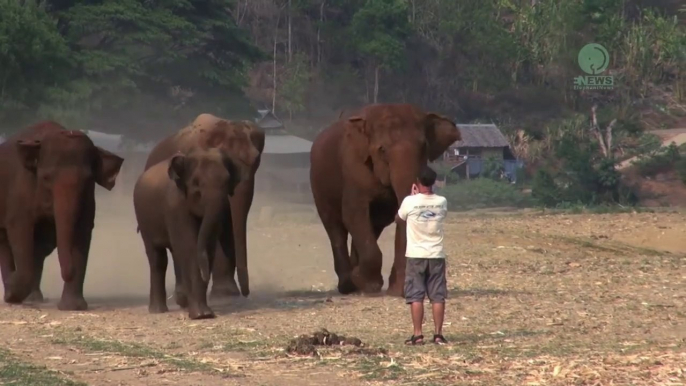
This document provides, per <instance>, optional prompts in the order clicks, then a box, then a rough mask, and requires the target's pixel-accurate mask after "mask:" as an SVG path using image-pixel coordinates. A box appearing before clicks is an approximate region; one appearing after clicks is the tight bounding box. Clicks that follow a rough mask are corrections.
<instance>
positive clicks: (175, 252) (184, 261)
mask: <svg viewBox="0 0 686 386" xmlns="http://www.w3.org/2000/svg"><path fill="white" fill-rule="evenodd" d="M176 220H177V221H178V220H179V219H176ZM183 220H186V221H185V223H179V224H174V227H172V228H173V229H171V232H170V238H171V240H172V256H173V258H174V262H175V265H176V263H178V268H181V269H179V270H178V271H177V272H179V273H180V274H181V282H182V283H183V284H182V285H183V291H184V292H185V294H186V295H187V296H188V316H189V317H190V318H191V319H209V318H214V317H215V314H214V312H213V311H212V309H210V307H209V306H208V305H207V283H205V282H204V281H203V280H202V277H201V276H200V265H199V263H198V253H197V250H196V245H197V243H198V240H197V226H196V224H193V223H192V222H193V220H194V219H190V218H186V219H182V220H181V221H183ZM210 263H212V262H210ZM210 266H211V265H210Z"/></svg>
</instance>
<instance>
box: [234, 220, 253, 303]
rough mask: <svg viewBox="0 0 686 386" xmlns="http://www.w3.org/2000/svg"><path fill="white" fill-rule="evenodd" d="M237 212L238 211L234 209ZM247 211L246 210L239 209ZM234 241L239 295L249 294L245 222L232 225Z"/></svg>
mask: <svg viewBox="0 0 686 386" xmlns="http://www.w3.org/2000/svg"><path fill="white" fill-rule="evenodd" d="M234 210H239V209H234ZM240 210H247V209H240ZM233 229H234V240H235V245H236V255H235V256H236V274H237V276H238V285H239V286H240V287H241V295H243V296H248V295H249V294H250V281H249V279H248V250H247V245H246V229H245V222H240V223H234V224H233Z"/></svg>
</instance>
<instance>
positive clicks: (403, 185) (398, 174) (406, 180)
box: [391, 157, 422, 255]
mask: <svg viewBox="0 0 686 386" xmlns="http://www.w3.org/2000/svg"><path fill="white" fill-rule="evenodd" d="M408 159H413V158H410V157H408ZM414 159H419V160H421V158H420V157H416V158H414ZM421 165H422V163H421V162H412V163H410V162H405V163H404V164H403V167H401V168H400V167H393V168H392V169H391V186H392V187H393V192H395V196H396V199H397V201H398V208H399V207H400V204H401V203H402V202H403V200H404V199H405V197H407V196H409V195H410V194H411V193H412V184H415V183H416V182H417V177H418V176H419V170H420V167H421ZM406 226H407V225H406V224H405V223H404V222H401V223H397V224H396V228H395V232H396V234H399V235H400V237H399V238H396V246H395V249H396V253H397V254H400V253H402V254H403V255H404V254H405V248H406V247H407V234H406Z"/></svg>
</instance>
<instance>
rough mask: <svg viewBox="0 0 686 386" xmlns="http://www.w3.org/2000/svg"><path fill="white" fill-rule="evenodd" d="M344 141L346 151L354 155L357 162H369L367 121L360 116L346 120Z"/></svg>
mask: <svg viewBox="0 0 686 386" xmlns="http://www.w3.org/2000/svg"><path fill="white" fill-rule="evenodd" d="M345 139H346V142H347V144H348V149H347V150H348V151H350V152H351V153H352V154H354V158H355V159H356V160H357V161H358V162H362V163H364V162H367V161H368V160H369V157H370V154H369V144H370V138H369V128H368V127H367V121H366V120H365V119H364V118H363V117H361V116H357V115H356V116H354V117H350V118H348V119H347V120H346V125H345Z"/></svg>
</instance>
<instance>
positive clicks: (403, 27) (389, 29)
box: [350, 0, 411, 103]
mask: <svg viewBox="0 0 686 386" xmlns="http://www.w3.org/2000/svg"><path fill="white" fill-rule="evenodd" d="M350 28H351V30H352V35H353V39H354V44H355V47H357V50H358V51H359V52H360V53H361V54H362V55H364V57H365V58H366V60H367V63H368V66H369V68H372V69H373V71H374V91H373V97H372V101H373V103H377V101H378V96H379V76H380V72H381V70H390V69H398V68H399V67H401V66H402V61H403V60H404V58H405V54H406V52H405V49H406V39H407V38H408V37H409V36H410V33H411V26H410V23H409V21H408V4H407V2H406V1H405V0H367V2H366V3H365V5H364V6H362V8H360V9H359V11H357V12H356V13H355V15H354V16H353V18H352V22H351V25H350Z"/></svg>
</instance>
